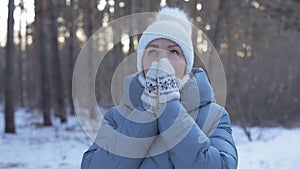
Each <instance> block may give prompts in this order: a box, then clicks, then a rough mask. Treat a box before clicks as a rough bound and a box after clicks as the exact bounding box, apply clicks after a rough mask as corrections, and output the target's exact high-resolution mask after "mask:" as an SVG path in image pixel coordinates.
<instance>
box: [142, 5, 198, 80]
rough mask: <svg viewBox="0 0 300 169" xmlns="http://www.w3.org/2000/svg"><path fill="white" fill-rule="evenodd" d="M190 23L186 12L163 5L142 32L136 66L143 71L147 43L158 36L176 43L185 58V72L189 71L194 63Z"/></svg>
mask: <svg viewBox="0 0 300 169" xmlns="http://www.w3.org/2000/svg"><path fill="white" fill-rule="evenodd" d="M191 26H192V23H191V22H190V21H189V19H188V16H187V14H186V13H185V12H184V11H182V10H180V9H179V8H171V7H164V8H162V9H161V10H160V11H159V13H158V14H157V15H156V17H155V20H154V22H153V23H152V24H151V25H150V26H149V27H148V28H147V29H146V30H145V31H144V32H143V34H142V36H141V38H140V40H139V44H138V51H137V68H138V71H139V72H141V71H143V63H142V62H143V55H144V51H145V48H146V47H147V45H148V44H149V43H150V42H151V41H153V40H155V39H159V38H164V39H169V40H171V41H173V42H175V43H177V44H178V45H179V46H180V48H181V50H182V51H183V54H184V57H185V60H186V71H185V74H188V73H190V72H191V70H192V67H193V64H194V50H193V44H192V39H191V34H192V27H191Z"/></svg>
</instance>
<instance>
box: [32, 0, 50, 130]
mask: <svg viewBox="0 0 300 169" xmlns="http://www.w3.org/2000/svg"><path fill="white" fill-rule="evenodd" d="M35 6H36V15H35V16H36V26H35V28H36V29H35V31H36V34H37V39H38V40H37V42H36V44H35V45H36V49H37V51H38V54H39V58H40V64H41V69H40V72H41V73H40V76H41V77H40V80H41V93H40V104H41V105H40V106H41V109H42V111H43V120H44V122H43V123H44V126H51V125H52V122H51V116H50V106H49V96H50V95H49V77H48V73H47V71H48V66H47V59H46V53H45V51H46V44H45V35H46V33H45V27H44V25H45V23H44V20H45V13H44V11H45V8H46V2H45V0H35Z"/></svg>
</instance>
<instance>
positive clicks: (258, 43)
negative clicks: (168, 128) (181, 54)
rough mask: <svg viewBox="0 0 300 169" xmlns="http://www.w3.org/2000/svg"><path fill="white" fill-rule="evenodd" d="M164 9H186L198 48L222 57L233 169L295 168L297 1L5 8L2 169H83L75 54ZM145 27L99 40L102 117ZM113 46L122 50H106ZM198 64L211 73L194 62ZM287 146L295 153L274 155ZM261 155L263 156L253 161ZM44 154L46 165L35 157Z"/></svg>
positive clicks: (113, 1) (36, 1)
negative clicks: (114, 25) (234, 150)
mask: <svg viewBox="0 0 300 169" xmlns="http://www.w3.org/2000/svg"><path fill="white" fill-rule="evenodd" d="M163 6H172V7H174V6H176V7H180V8H181V9H183V10H184V11H186V12H187V13H188V14H189V16H190V20H191V21H192V23H193V24H194V26H196V27H197V28H199V29H200V30H201V32H203V34H205V35H206V36H207V39H205V38H204V39H201V40H199V39H197V38H195V39H193V40H195V43H194V44H196V48H199V50H200V49H201V50H202V52H203V51H204V52H207V51H209V49H211V47H209V45H208V43H211V44H212V45H213V47H214V49H215V50H216V51H217V53H218V54H219V57H220V59H221V62H222V64H223V67H224V71H225V74H226V85H227V89H226V90H227V95H226V103H225V105H224V107H225V108H226V109H227V110H228V112H229V113H230V117H231V121H232V124H233V126H234V128H233V129H234V130H233V132H234V137H235V139H236V142H237V147H238V151H239V158H240V161H239V168H266V169H267V168H296V167H297V163H298V161H299V160H300V158H299V157H300V154H299V152H295V151H296V150H295V147H299V146H300V145H299V141H297V140H299V139H300V129H299V128H300V112H299V111H300V68H299V65H300V58H299V56H300V48H299V42H298V41H299V39H300V1H299V0H234V1H233V0H209V1H208V0H151V1H150V0H143V1H141V0H139V1H138V0H1V3H0V13H1V15H0V22H1V25H0V152H6V153H1V154H0V168H14V169H17V168H20V169H21V168H22V169H23V168H79V166H80V160H81V156H82V153H83V152H84V151H85V150H86V149H87V148H88V146H89V145H90V144H91V140H90V139H89V137H88V136H87V135H85V133H84V131H83V129H82V128H81V127H80V124H79V122H78V120H77V116H76V112H75V110H74V104H73V98H72V77H73V71H74V66H75V63H76V60H77V57H78V55H79V53H80V51H81V49H82V48H83V47H84V45H85V44H86V42H87V41H88V39H89V38H90V37H91V36H92V35H93V34H94V35H95V34H97V30H99V29H100V28H102V27H109V23H111V22H113V21H115V20H117V19H119V18H122V17H124V16H128V15H130V14H136V13H143V12H157V11H159V9H161V7H163ZM144 22H146V21H140V20H138V21H132V23H129V24H124V25H122V26H121V27H120V28H119V29H118V30H112V31H111V32H109V33H107V35H106V36H98V37H97V38H99V43H98V44H97V46H98V50H100V51H101V50H103V51H104V50H106V51H108V53H107V54H106V56H105V59H104V61H103V63H101V65H100V68H99V69H98V72H97V75H96V80H95V86H96V89H95V95H96V98H97V103H98V105H99V107H100V108H101V109H102V110H107V109H109V108H110V107H112V106H113V105H114V102H113V99H112V94H111V82H112V77H113V73H114V71H115V68H116V67H117V66H118V65H119V64H120V63H121V62H122V61H123V60H124V59H125V58H126V57H127V56H129V55H131V54H132V53H134V52H135V51H136V46H137V44H138V39H139V37H140V36H141V34H134V33H133V32H134V31H135V30H137V29H140V28H137V27H139V26H142V25H143V24H145V23H144ZM146 24H149V23H146ZM131 34H134V35H133V36H129V35H131ZM124 39H125V40H124ZM112 41H118V42H119V43H117V44H116V45H114V46H112ZM208 41H209V42H208ZM196 59H197V58H196ZM195 66H199V67H202V68H203V69H204V70H206V69H207V68H206V67H205V66H204V65H203V63H202V61H201V60H199V59H198V60H195ZM212 66H213V65H212ZM208 78H210V77H208ZM217 94H218V93H216V95H217ZM90 113H91V117H92V116H93V112H90ZM278 135H281V137H279V136H278ZM18 140H19V141H18ZM20 140H23V141H20ZM287 141H290V144H293V145H292V146H290V147H292V148H290V149H285V150H280V151H279V150H278V151H276V150H274V149H276V147H278V146H279V147H280V146H282V145H283V144H289V143H286V142H287ZM64 143H65V144H66V145H64ZM267 144H268V145H267ZM13 147H14V148H13ZM293 147H294V148H293ZM17 149H19V150H17ZM37 149H40V150H37ZM264 150H265V151H267V152H268V153H261V154H259V152H260V151H263V152H264ZM51 151H52V152H51ZM278 152H280V153H282V154H285V156H284V158H288V159H291V160H287V161H283V162H277V161H278V160H279V159H282V156H281V155H280V154H278ZM30 153H32V154H30ZM5 154H6V155H5ZM41 154H45V155H44V157H38V156H40V155H41ZM57 154H59V155H57ZM30 156H37V157H31V158H30ZM266 156H273V158H271V157H268V158H265V157H266ZM291 156H293V158H290V157H291ZM17 157H20V158H19V159H18V160H17ZM32 158H38V159H40V160H37V161H35V160H34V159H32ZM33 163H34V164H33ZM54 163H55V164H54Z"/></svg>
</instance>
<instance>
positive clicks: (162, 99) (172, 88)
mask: <svg viewBox="0 0 300 169" xmlns="http://www.w3.org/2000/svg"><path fill="white" fill-rule="evenodd" d="M157 80H158V83H157V84H158V95H159V98H158V102H159V106H162V105H164V104H165V103H167V102H168V101H171V100H175V99H179V98H180V93H179V89H178V86H177V83H176V78H175V70H174V68H173V66H172V64H171V63H170V61H169V60H168V59H167V58H162V59H160V60H159V63H158V70H157Z"/></svg>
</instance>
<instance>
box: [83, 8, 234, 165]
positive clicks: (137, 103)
mask: <svg viewBox="0 0 300 169" xmlns="http://www.w3.org/2000/svg"><path fill="white" fill-rule="evenodd" d="M193 61H194V52H193V44H192V40H191V23H190V22H189V20H188V17H187V16H186V14H185V13H184V12H183V11H181V10H179V9H177V8H169V7H165V8H163V9H162V10H161V11H160V12H159V13H158V14H157V16H156V19H155V21H154V22H153V23H152V25H150V26H149V27H148V28H147V29H146V30H145V32H144V33H143V35H142V36H141V39H140V41H139V45H138V53H137V68H138V73H136V74H133V75H130V76H128V77H126V78H125V80H124V100H123V101H124V104H123V105H120V106H117V107H114V108H112V109H110V110H109V111H108V112H107V113H106V114H105V116H104V119H105V122H104V123H103V124H102V126H101V128H100V130H99V133H98V136H97V138H96V140H95V143H94V144H93V145H92V146H91V147H90V149H89V150H88V151H87V152H85V153H84V155H83V159H82V165H81V168H82V169H100V168H101V169H116V168H121V169H127V168H128V169H148V168H149V169H184V168H186V169H194V168H195V169H221V168H228V169H229V168H230V169H233V168H237V151H236V147H235V144H234V141H233V138H232V134H231V131H232V130H231V123H230V118H229V115H228V113H227V111H226V110H225V109H224V108H223V107H221V106H219V105H217V104H216V103H214V102H215V101H214V96H213V91H212V88H211V85H210V84H209V81H208V79H207V77H206V75H205V73H204V71H203V70H202V69H200V68H192V67H193ZM116 133H121V134H116ZM120 135H121V136H120ZM140 140H142V141H140Z"/></svg>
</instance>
